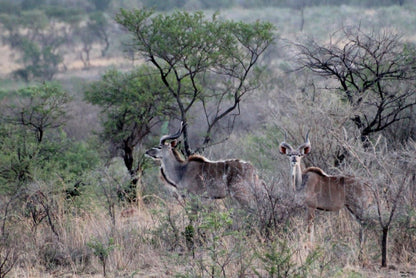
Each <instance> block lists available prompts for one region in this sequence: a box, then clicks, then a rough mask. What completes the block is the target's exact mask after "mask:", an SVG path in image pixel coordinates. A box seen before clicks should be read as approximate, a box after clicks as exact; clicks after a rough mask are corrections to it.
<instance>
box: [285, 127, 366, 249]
mask: <svg viewBox="0 0 416 278" xmlns="http://www.w3.org/2000/svg"><path fill="white" fill-rule="evenodd" d="M308 135H309V132H308V133H307V134H306V139H305V142H304V143H303V144H301V145H300V146H299V147H298V148H297V149H293V148H292V146H291V145H289V144H288V143H286V142H285V141H286V136H285V140H284V141H283V142H282V143H281V144H280V145H279V151H280V153H281V154H284V155H287V156H288V157H289V161H290V166H291V184H292V186H293V188H294V190H295V192H296V194H299V195H301V197H302V201H303V202H304V205H305V206H306V208H307V222H308V230H307V231H308V233H309V234H310V235H311V238H312V234H311V227H312V225H313V222H314V218H315V210H317V209H319V210H324V211H339V210H341V209H342V208H344V207H345V208H346V209H347V210H348V211H349V212H350V213H351V214H352V215H353V216H354V217H355V219H356V220H357V221H358V222H359V224H360V239H359V240H360V248H362V243H363V224H364V222H365V217H364V214H365V212H366V211H367V209H368V208H369V206H370V204H371V202H372V194H371V190H370V187H369V185H367V184H365V183H363V182H361V181H360V180H358V179H357V178H354V177H348V176H331V175H328V174H326V173H325V172H324V171H323V170H322V169H320V168H318V167H309V168H306V169H305V170H303V171H302V170H301V159H302V158H303V157H304V156H305V155H307V154H309V153H310V151H311V143H310V141H309V137H308ZM360 252H361V250H360Z"/></svg>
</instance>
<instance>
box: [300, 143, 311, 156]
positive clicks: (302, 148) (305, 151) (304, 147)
mask: <svg viewBox="0 0 416 278" xmlns="http://www.w3.org/2000/svg"><path fill="white" fill-rule="evenodd" d="M299 152H300V153H301V154H308V153H310V152H311V144H310V143H308V144H302V145H301V146H300V147H299Z"/></svg>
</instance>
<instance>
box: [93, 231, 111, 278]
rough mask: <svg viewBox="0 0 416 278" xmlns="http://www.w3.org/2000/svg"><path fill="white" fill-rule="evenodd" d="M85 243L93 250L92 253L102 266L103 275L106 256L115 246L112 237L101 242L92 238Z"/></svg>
mask: <svg viewBox="0 0 416 278" xmlns="http://www.w3.org/2000/svg"><path fill="white" fill-rule="evenodd" d="M87 245H88V247H90V248H91V249H92V250H93V252H94V255H95V256H97V258H98V260H99V261H100V263H101V265H102V266H103V274H104V277H105V276H106V265H107V259H108V256H109V255H110V253H111V252H112V251H113V250H114V248H115V243H114V239H113V238H109V239H108V241H107V242H106V243H103V242H101V241H100V240H98V239H96V238H93V239H92V240H91V241H90V242H88V243H87Z"/></svg>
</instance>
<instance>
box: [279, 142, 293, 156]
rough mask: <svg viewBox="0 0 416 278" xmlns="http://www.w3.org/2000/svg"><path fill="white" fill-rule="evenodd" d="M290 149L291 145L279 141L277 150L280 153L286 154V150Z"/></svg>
mask: <svg viewBox="0 0 416 278" xmlns="http://www.w3.org/2000/svg"><path fill="white" fill-rule="evenodd" d="M291 150H292V147H291V146H290V145H289V144H287V143H285V142H282V143H280V145H279V151H280V153H281V154H288V152H289V151H291Z"/></svg>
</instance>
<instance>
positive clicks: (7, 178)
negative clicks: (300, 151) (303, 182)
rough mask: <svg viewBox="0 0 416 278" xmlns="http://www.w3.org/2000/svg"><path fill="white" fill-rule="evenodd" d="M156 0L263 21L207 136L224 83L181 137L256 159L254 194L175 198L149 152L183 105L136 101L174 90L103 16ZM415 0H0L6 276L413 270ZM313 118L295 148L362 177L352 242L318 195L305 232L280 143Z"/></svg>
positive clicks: (218, 155)
mask: <svg viewBox="0 0 416 278" xmlns="http://www.w3.org/2000/svg"><path fill="white" fill-rule="evenodd" d="M150 6H151V7H153V8H154V12H155V15H167V16H169V15H172V14H173V11H175V10H176V11H178V10H179V11H185V12H186V13H189V14H191V15H192V14H194V13H195V12H196V11H202V12H203V14H204V15H205V16H206V17H205V18H206V20H207V21H209V20H211V18H212V16H213V15H215V16H216V17H217V18H219V20H222V21H225V22H229V21H234V22H240V21H241V22H244V23H247V24H255V23H256V22H270V23H272V24H273V26H274V27H275V28H274V29H272V34H273V43H271V44H270V45H268V47H267V49H266V50H265V51H264V53H261V56H260V57H259V59H258V61H256V66H258V70H259V72H261V75H254V73H252V72H251V73H250V74H252V75H251V77H252V78H253V80H254V81H255V82H253V83H252V84H253V86H251V87H250V88H249V90H247V92H246V93H245V95H244V96H243V97H242V98H241V99H240V100H239V103H238V109H236V110H234V112H233V113H231V114H229V115H227V116H226V117H224V119H221V120H220V121H219V124H218V125H216V126H215V128H213V129H212V130H211V131H210V133H209V140H204V139H207V133H206V131H207V129H206V126H207V122H206V116H207V114H204V113H203V112H202V111H204V108H207V107H208V108H212V107H213V106H215V104H217V103H218V98H215V97H213V98H206V99H202V98H198V99H197V101H196V102H195V103H196V104H195V105H194V106H193V107H192V108H191V109H190V110H189V111H188V112H187V113H188V114H187V122H188V133H189V138H188V139H189V143H190V148H191V150H193V151H198V152H199V153H201V154H202V155H204V156H206V157H207V158H209V159H210V160H220V159H227V158H239V159H242V160H245V161H250V162H251V163H252V164H253V165H254V166H255V167H256V169H257V170H258V174H259V176H260V177H261V178H262V179H263V180H264V181H265V184H267V191H268V198H267V200H260V201H259V204H261V206H259V207H261V209H259V211H257V212H247V211H246V210H244V209H243V208H240V207H239V206H238V205H237V204H236V203H235V201H233V200H232V199H225V200H215V201H210V202H206V201H204V202H202V201H201V200H198V198H197V197H196V196H189V197H188V198H187V199H186V201H184V200H183V199H180V198H178V197H177V193H176V192H174V191H173V189H172V188H170V187H169V186H168V185H166V184H164V183H163V182H162V180H161V179H160V178H159V168H158V165H157V163H155V162H153V161H150V159H148V158H146V157H145V156H144V152H145V150H147V149H149V148H150V147H152V146H154V145H157V144H158V141H159V138H160V136H161V135H163V134H167V133H169V132H174V131H176V130H177V128H178V126H179V123H180V120H181V119H182V118H181V116H180V113H179V112H180V111H179V110H178V109H177V107H175V106H174V105H171V106H168V107H166V106H165V107H164V108H161V106H160V107H159V108H158V109H155V110H154V114H152V115H151V116H150V118H140V119H139V116H141V115H145V116H146V115H147V114H140V113H142V112H143V111H141V110H137V107H144V105H145V104H146V105H148V104H149V103H150V104H151V105H153V104H156V103H164V104H166V103H170V100H169V98H167V99H166V100H161V99H159V98H154V96H156V95H157V96H159V95H160V96H162V92H163V91H164V89H163V84H162V86H161V85H160V83H158V82H155V81H154V80H157V79H158V78H159V76H158V75H152V76H154V77H153V78H152V79H151V80H150V81H149V80H148V79H146V80H145V79H141V77H142V76H146V75H148V72H149V71H150V70H152V64H151V63H150V62H149V59H146V58H144V57H143V56H140V55H138V54H137V51H135V50H137V48H135V47H134V43H133V48H132V47H131V46H132V44H131V37H132V36H131V32H128V31H126V28H124V27H125V26H122V25H121V24H120V23H117V22H116V20H115V18H116V16H117V14H119V12H120V8H124V9H126V10H127V11H132V10H133V9H142V8H144V7H150ZM216 12H217V14H216ZM186 13H185V14H179V16H182V15H186ZM415 14H416V3H415V2H414V1H410V0H404V1H319V0H316V1H265V0H264V1H261V0H258V1H238V0H235V1H232V0H230V1H203V0H188V1H173V0H172V1H145V0H143V1H140V0H129V1H119V0H107V1H94V0H89V1H77V0H73V1H60V0H43V1H32V0H22V1H16V0H14V1H6V0H2V1H0V30H1V32H0V34H1V39H2V44H1V46H0V47H1V58H0V61H1V62H0V107H1V108H0V114H1V116H0V277H6V276H7V277H102V276H108V277H416V268H415V265H416V188H415V169H416V167H415V166H416V143H415V141H414V140H415V137H416V134H415V131H416V125H415V119H416V113H415V106H414V105H415V104H416V86H415V85H416V75H415V73H416V62H415V61H416V51H415V40H416V37H415V34H416V17H415ZM118 22H120V21H119V20H118ZM165 27H167V26H163V27H160V28H165ZM162 41H163V37H162ZM166 51H167V52H169V49H167V50H166ZM143 66H148V68H143ZM254 76H255V78H254ZM249 77H250V76H249ZM217 81H218V80H217ZM211 82H213V83H203V82H202V81H201V83H199V84H201V88H205V87H204V86H203V85H204V84H205V85H206V88H208V87H209V86H210V85H212V84H216V83H215V82H216V80H215V79H214V81H212V80H211ZM218 82H219V81H218ZM188 85H189V84H188V83H187V86H188ZM158 86H159V87H158ZM211 87H213V86H211ZM211 87H210V89H212V88H211ZM217 89H221V88H217ZM149 92H150V94H149ZM155 92H156V93H155ZM209 92H211V93H212V92H214V90H210V91H209ZM232 99H233V98H227V97H225V98H223V99H221V101H224V102H225V103H226V102H227V101H232ZM149 100H150V101H149ZM203 101H204V102H203ZM146 107H148V106H146ZM149 107H150V106H149ZM152 107H153V106H152ZM152 111H153V110H152ZM167 112H169V113H167ZM209 116H212V115H211V114H208V117H209ZM308 131H310V132H309V138H310V141H311V144H312V153H311V154H310V155H309V156H307V157H305V158H304V162H305V164H306V166H318V167H321V168H322V169H323V170H324V171H325V172H327V173H329V174H333V175H339V174H344V175H353V176H357V177H360V178H361V179H363V180H364V181H365V182H367V183H368V184H370V185H371V187H372V189H373V191H374V200H375V201H374V205H373V206H372V210H371V212H370V215H369V219H368V222H367V224H366V229H365V233H366V235H367V240H366V242H365V244H364V250H363V251H364V253H363V254H364V255H363V257H362V258H359V251H360V250H359V243H358V230H359V226H358V224H357V222H356V221H354V219H353V218H352V217H351V216H350V215H349V213H348V212H347V211H346V210H341V211H340V212H318V213H317V217H316V221H315V231H314V235H315V236H314V241H313V242H310V241H309V237H308V235H307V233H306V223H305V220H304V219H305V209H304V208H303V207H302V206H301V205H299V204H297V203H296V202H295V198H294V193H293V191H292V189H291V187H290V184H289V177H290V173H289V162H288V161H287V158H286V157H284V156H282V155H280V154H279V151H278V145H279V143H280V142H282V140H284V138H285V133H286V138H287V139H286V140H287V141H288V142H289V143H291V144H293V145H298V144H301V143H302V142H303V140H304V136H305V134H306V133H307V132H308ZM185 155H186V153H185ZM195 203H197V204H198V210H197V213H195V211H194V209H193V208H194V207H195ZM383 238H384V244H383ZM383 246H384V247H385V248H384V251H383V248H382V247H383ZM383 253H385V254H384V256H383Z"/></svg>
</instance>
